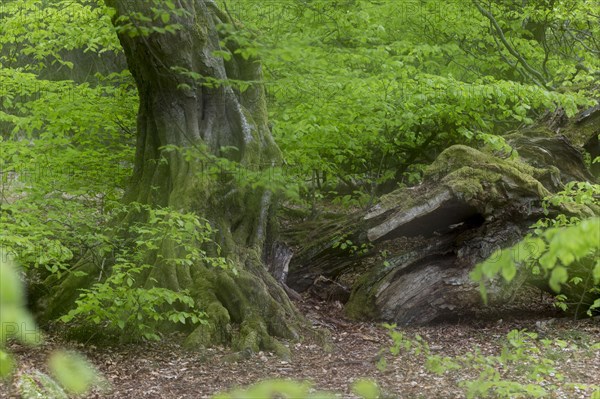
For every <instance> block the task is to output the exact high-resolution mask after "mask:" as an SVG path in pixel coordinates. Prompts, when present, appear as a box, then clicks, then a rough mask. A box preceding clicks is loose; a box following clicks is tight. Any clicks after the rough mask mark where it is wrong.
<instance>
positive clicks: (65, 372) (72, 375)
mask: <svg viewBox="0 0 600 399" xmlns="http://www.w3.org/2000/svg"><path fill="white" fill-rule="evenodd" d="M48 366H49V368H50V372H51V373H52V375H53V376H54V377H55V378H56V379H57V380H58V382H59V383H60V384H61V385H62V386H63V387H65V389H66V390H67V391H69V392H71V393H74V394H77V395H81V394H84V393H86V392H87V391H88V389H89V388H90V386H91V385H92V384H93V383H94V382H95V381H96V380H97V379H98V377H97V373H96V371H95V370H94V368H93V366H92V365H91V363H89V362H88V361H87V360H86V359H85V358H83V357H82V356H81V355H79V354H77V353H73V352H64V351H59V352H54V353H53V354H52V355H51V356H50V359H49V360H48Z"/></svg>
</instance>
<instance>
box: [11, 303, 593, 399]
mask: <svg viewBox="0 0 600 399" xmlns="http://www.w3.org/2000/svg"><path fill="white" fill-rule="evenodd" d="M298 305H299V307H300V309H301V310H302V311H303V312H304V314H305V315H306V317H307V319H308V320H309V321H311V322H312V323H313V326H314V327H315V328H325V329H327V330H329V331H330V334H331V340H332V350H331V351H328V352H327V351H324V350H323V348H322V347H321V346H320V345H318V344H317V343H315V342H310V341H305V342H300V343H290V344H289V346H290V349H291V352H292V358H291V360H290V361H284V360H281V359H280V358H277V357H276V356H274V355H273V354H271V353H262V352H261V353H258V354H254V355H253V356H252V357H251V358H250V359H248V360H244V361H239V362H233V361H230V360H228V359H230V358H231V356H228V355H230V354H231V351H230V350H229V349H226V348H213V349H207V350H203V351H201V352H190V351H186V350H184V349H182V348H181V347H180V345H179V343H178V341H179V339H178V338H177V337H175V338H173V339H170V340H165V341H163V342H160V343H143V344H135V345H133V344H131V345H123V346H116V347H108V348H107V347H99V346H93V345H90V344H87V345H86V344H77V343H72V342H65V341H64V340H62V339H59V338H58V337H53V336H48V337H46V342H45V344H43V345H42V346H41V347H38V348H26V347H22V346H18V345H16V344H15V345H13V346H11V347H10V348H9V349H10V350H11V351H12V352H13V353H14V354H15V355H16V357H17V360H18V364H19V370H18V372H19V373H23V372H31V371H32V370H33V369H36V368H37V369H39V370H45V366H44V363H45V360H46V359H47V357H48V354H49V353H50V352H51V351H53V350H54V349H56V348H58V347H63V348H64V347H65V346H66V347H67V348H71V349H74V350H77V351H79V352H80V353H83V354H85V355H86V356H87V357H88V358H89V359H90V360H91V361H92V362H93V363H94V364H95V365H96V366H97V367H98V369H99V370H100V372H101V373H102V374H103V375H104V378H106V380H107V381H108V383H109V384H110V388H109V389H110V390H109V391H106V392H103V393H101V392H94V393H92V394H91V395H88V396H87V397H88V398H161V399H162V398H195V399H197V398H209V397H211V396H212V395H213V394H215V393H217V392H221V391H225V390H231V389H233V388H237V387H243V386H247V385H249V384H253V383H255V382H258V381H261V380H264V379H271V378H285V379H294V380H306V381H310V382H312V383H313V384H314V387H315V388H316V389H318V390H324V391H330V392H333V393H336V394H337V395H338V397H343V398H350V397H355V396H353V394H352V393H351V385H352V382H353V381H355V380H357V379H359V378H363V377H368V378H372V379H374V380H375V381H376V382H377V384H378V385H379V387H380V388H381V391H382V393H383V394H384V395H382V398H427V399H429V398H461V397H465V390H464V388H462V387H461V386H460V383H461V381H466V380H469V379H473V378H474V377H476V376H477V374H478V373H477V372H474V371H473V370H469V369H460V370H454V371H450V372H446V373H444V374H442V375H437V374H433V373H431V372H429V371H427V369H426V367H425V357H424V356H422V355H416V354H414V353H410V352H408V351H401V352H400V354H398V355H392V354H390V352H389V350H387V348H389V347H390V346H391V345H392V340H391V339H390V338H389V336H388V332H387V330H386V329H385V328H383V327H382V326H381V325H378V324H374V323H358V322H351V321H349V320H346V319H345V318H344V317H343V316H342V312H341V306H339V304H338V306H334V305H332V304H327V303H319V302H315V301H313V300H307V301H305V302H303V303H300V304H298ZM534 315H536V317H535V318H533V316H534ZM513 329H527V330H529V331H537V332H538V333H539V334H540V338H542V337H545V338H557V339H561V340H564V341H566V342H567V343H568V344H567V345H566V346H565V347H562V348H561V347H557V348H555V349H556V350H554V352H553V355H552V359H554V360H555V362H556V366H557V367H556V368H557V370H556V372H553V373H552V374H550V376H549V377H547V378H546V381H545V382H543V383H542V384H546V385H547V386H546V388H547V391H548V392H549V394H548V396H547V397H553V398H579V397H581V398H584V397H589V395H590V390H589V389H588V390H587V391H586V390H585V388H582V387H577V386H572V385H570V384H568V383H569V382H571V383H582V384H600V350H598V349H597V348H596V349H594V348H592V347H591V346H592V345H593V344H594V343H597V342H600V320H597V318H596V319H592V320H582V321H573V320H571V319H566V318H562V317H560V314H555V313H554V312H552V311H546V312H545V314H543V315H542V316H540V314H539V312H538V311H537V310H536V311H531V312H527V313H522V312H521V313H514V315H513V316H511V315H510V314H509V313H504V314H502V315H497V317H492V318H487V319H480V320H472V319H470V320H455V321H452V322H447V323H443V324H437V325H432V326H426V327H411V328H404V329H402V330H400V331H401V332H402V333H403V334H404V335H405V336H406V337H412V338H414V337H415V336H416V335H417V334H418V335H419V336H421V337H422V338H423V339H424V340H425V341H426V342H428V344H429V348H430V351H431V354H439V355H443V356H451V357H455V356H462V355H465V354H466V353H474V350H475V348H479V351H480V353H481V355H482V356H490V355H499V354H500V352H501V348H502V345H503V344H505V343H506V342H507V341H506V334H507V333H508V332H509V331H511V330H513ZM539 341H540V340H537V341H535V342H539ZM382 350H385V354H384V355H383V356H384V357H385V359H386V361H387V367H386V368H385V370H380V369H379V368H378V367H377V364H378V361H379V358H380V357H381V356H377V355H378V353H380V351H382ZM532 361H533V362H535V361H536V360H534V359H532ZM515 366H516V367H518V365H515ZM500 372H501V373H502V375H503V378H508V377H510V373H509V372H508V371H506V370H504V371H503V370H500ZM561 374H562V376H563V378H564V379H563V380H562V381H561ZM520 377H524V376H522V375H521V376H520ZM518 378H519V374H518V373H517V380H518ZM552 379H554V380H552ZM552 385H555V386H556V387H554V388H553V387H552ZM9 391H12V392H15V387H10V386H8V385H6V384H5V385H2V383H1V382H0V397H1V398H16V397H18V396H15V395H14V394H12V395H11V394H10V393H9Z"/></svg>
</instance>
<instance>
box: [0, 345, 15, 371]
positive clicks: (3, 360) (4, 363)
mask: <svg viewBox="0 0 600 399" xmlns="http://www.w3.org/2000/svg"><path fill="white" fill-rule="evenodd" d="M14 367H15V362H14V360H13V358H12V357H11V356H10V355H9V354H8V353H6V352H5V351H3V350H2V349H0V378H4V377H7V376H8V375H9V374H10V373H12V371H13V369H14Z"/></svg>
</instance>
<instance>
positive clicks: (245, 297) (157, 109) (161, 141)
mask: <svg viewBox="0 0 600 399" xmlns="http://www.w3.org/2000/svg"><path fill="white" fill-rule="evenodd" d="M106 3H107V4H108V5H110V6H112V7H114V8H115V9H116V11H117V15H116V18H117V17H119V16H129V15H133V14H134V13H141V14H142V15H147V16H149V17H152V15H150V7H148V5H147V4H145V2H139V1H133V0H110V1H109V0H107V1H106ZM178 3H179V4H180V5H181V7H183V8H184V9H185V11H186V13H185V14H183V15H179V16H176V15H175V14H171V19H170V21H169V24H175V23H178V24H180V25H181V28H180V29H179V30H177V32H176V33H174V34H171V33H162V34H159V33H151V34H149V35H143V34H142V35H131V34H129V33H130V32H127V31H125V32H121V33H120V35H119V39H120V41H121V43H122V45H123V48H124V51H125V55H126V58H127V63H128V65H129V69H130V71H131V73H132V74H133V76H134V78H135V81H136V83H137V87H138V92H139V97H140V107H139V111H138V137H137V152H136V158H135V167H134V172H133V176H132V179H131V184H130V186H129V188H128V190H127V192H126V194H125V202H127V203H131V202H139V203H142V204H150V205H152V206H160V207H164V206H169V207H172V208H174V209H178V210H184V211H193V212H197V213H198V214H200V215H201V216H203V217H205V218H207V219H208V220H209V221H210V222H211V224H213V225H214V226H215V227H216V228H217V229H218V237H216V238H215V239H216V241H217V242H218V244H219V245H220V246H221V248H222V249H223V251H224V255H225V256H227V257H229V258H230V259H232V260H233V261H234V262H235V264H236V268H237V269H238V274H237V275H236V274H234V273H232V272H231V271H224V270H216V269H213V268H210V267H209V266H206V265H193V266H191V267H184V266H181V267H176V268H174V267H171V266H168V265H166V264H165V263H164V262H161V261H160V260H159V259H160V257H159V256H157V255H158V254H162V255H165V257H166V258H168V256H167V255H169V254H170V253H171V252H172V251H175V249H174V247H175V246H174V245H171V244H170V243H165V245H164V246H163V247H162V248H160V249H159V250H158V253H157V254H148V259H154V268H153V269H152V270H151V271H150V273H149V275H148V276H147V277H148V284H152V283H151V281H157V282H158V284H159V285H161V286H163V287H167V288H170V289H172V290H176V291H178V290H182V289H190V290H191V291H192V293H193V295H194V296H195V298H196V299H197V306H198V308H200V309H202V310H204V311H206V312H207V313H208V315H209V321H210V323H209V324H208V325H202V326H200V327H199V328H197V329H196V330H195V331H194V332H193V333H192V334H191V335H190V338H189V339H188V344H189V345H191V346H197V345H206V344H212V343H218V342H219V343H230V342H232V340H234V341H235V342H233V344H234V345H235V346H238V347H239V348H240V349H243V350H248V349H249V350H252V351H256V350H258V349H259V348H260V347H270V348H275V349H277V350H281V351H285V348H283V347H282V346H281V345H278V344H277V342H276V341H274V340H272V339H271V337H273V336H280V337H286V338H293V337H296V336H297V333H296V331H295V328H296V327H297V326H298V320H299V319H298V314H297V311H296V310H295V308H294V307H293V305H292V304H291V303H290V301H289V299H288V297H287V295H286V294H285V292H284V290H283V289H282V287H281V286H280V285H279V284H278V283H277V281H276V280H275V279H273V277H271V275H270V274H269V273H268V271H267V269H266V267H265V265H264V261H263V260H264V255H266V254H265V253H264V249H265V247H266V246H268V245H270V243H268V242H267V239H266V237H267V234H268V232H269V229H270V228H271V227H272V226H271V215H272V212H273V207H274V197H273V195H272V193H271V192H269V191H267V190H264V189H249V188H243V187H240V186H238V185H237V184H236V179H235V178H234V177H233V176H231V175H230V174H226V173H225V174H222V175H220V176H214V175H213V174H212V173H211V172H209V171H208V167H209V166H210V165H208V164H207V163H206V162H208V161H207V160H208V159H210V157H204V155H207V154H210V155H212V156H219V157H227V158H228V159H229V160H230V161H235V162H238V163H239V164H240V165H242V166H243V167H245V168H250V169H259V168H261V167H264V166H269V167H270V166H272V165H274V164H278V163H280V161H281V155H280V151H279V149H278V147H277V146H276V144H275V143H274V141H273V139H272V136H271V133H270V131H269V128H268V125H267V113H266V102H265V95H264V90H263V87H262V86H261V85H260V84H256V83H255V82H258V81H260V79H261V75H262V72H261V65H260V63H259V61H258V60H257V59H254V58H250V59H244V58H243V57H241V56H240V55H239V54H235V53H234V51H235V49H236V44H235V43H233V42H228V45H227V47H222V46H221V44H220V40H222V39H223V38H221V37H219V34H218V32H217V27H216V26H217V25H218V24H220V23H225V22H229V20H228V17H227V16H226V15H225V14H223V13H222V12H220V10H218V8H217V7H216V5H215V4H214V2H213V1H211V0H188V1H181V2H178ZM132 20H133V21H134V25H136V29H135V30H138V29H141V28H144V27H146V28H147V27H152V25H154V26H156V24H157V22H156V21H153V22H152V23H151V24H148V25H145V23H141V22H139V21H136V19H135V18H132ZM115 21H118V20H117V19H115ZM116 24H117V25H119V22H116ZM135 30H134V32H135ZM134 32H131V33H134ZM138 33H139V31H138ZM217 50H219V51H226V52H229V53H230V55H231V59H230V60H229V61H224V59H223V58H220V57H218V56H215V55H213V52H214V51H217ZM181 71H184V72H183V73H182V72H181ZM193 74H195V75H196V76H200V78H199V79H198V78H194V76H193ZM228 80H236V81H247V82H251V86H250V87H249V88H248V89H247V90H245V91H243V92H240V91H239V90H237V89H236V88H235V87H233V86H232V85H230V84H228V82H227V81H228ZM168 145H172V146H177V147H179V148H183V149H184V151H183V152H182V151H166V150H165V149H164V147H165V146H168ZM224 148H227V151H224ZM185 150H187V151H192V156H191V157H190V156H186V154H185ZM188 155H189V154H188ZM139 218H143V215H139V214H136V215H134V214H132V215H129V217H127V218H125V219H124V220H122V221H121V223H130V222H131V221H133V220H139ZM78 268H79V269H80V270H85V271H86V272H87V273H88V275H87V276H86V277H83V278H82V277H75V276H70V277H69V278H68V279H67V280H66V281H64V282H63V283H62V284H61V285H59V289H60V290H62V291H63V293H61V295H58V294H56V295H55V296H54V298H53V300H54V302H52V300H51V309H50V310H49V311H50V312H54V313H56V310H57V309H58V308H60V307H65V306H69V305H70V304H71V303H72V300H73V299H74V295H76V291H75V290H74V289H75V288H76V287H82V286H86V284H88V283H89V281H90V280H91V279H92V278H95V277H96V276H97V275H98V271H97V266H96V265H95V264H93V262H90V261H89V260H88V261H86V262H83V264H81V265H79V266H78ZM65 289H66V290H65ZM232 326H234V327H237V328H238V329H239V334H233V331H232ZM234 336H236V337H237V338H235V339H234V338H233V337H234Z"/></svg>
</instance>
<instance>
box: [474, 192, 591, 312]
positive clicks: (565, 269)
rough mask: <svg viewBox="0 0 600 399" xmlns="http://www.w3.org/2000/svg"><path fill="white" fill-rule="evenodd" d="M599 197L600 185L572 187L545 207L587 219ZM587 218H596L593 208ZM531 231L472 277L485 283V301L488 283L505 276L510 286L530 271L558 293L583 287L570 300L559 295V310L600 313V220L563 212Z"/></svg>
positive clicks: (550, 200)
mask: <svg viewBox="0 0 600 399" xmlns="http://www.w3.org/2000/svg"><path fill="white" fill-rule="evenodd" d="M599 194H600V186H598V185H593V184H589V183H569V184H568V185H567V186H566V187H565V190H564V191H562V192H560V193H558V194H556V195H554V196H551V197H549V198H547V199H546V200H545V203H544V206H545V207H546V208H548V206H550V205H554V206H560V207H562V209H564V210H565V211H570V212H574V213H572V215H577V214H585V213H586V212H584V210H585V208H586V207H587V206H592V207H593V206H596V207H597V206H598V205H597V197H598V195H599ZM587 213H591V211H590V210H589V208H588V212H587ZM592 214H593V213H592ZM532 227H533V230H532V233H531V234H529V235H527V236H526V237H525V238H524V239H523V240H522V241H521V242H519V243H518V244H517V245H515V246H513V247H511V248H505V249H502V250H499V251H497V252H496V253H494V254H492V256H490V258H489V259H487V260H486V261H485V262H483V263H481V264H479V265H477V267H476V268H475V269H474V270H473V272H472V273H471V277H472V278H473V279H474V280H475V281H479V282H481V291H482V295H483V296H484V299H485V298H486V288H485V282H486V281H487V280H490V279H494V278H496V277H497V276H502V278H503V279H504V280H506V281H508V282H510V281H511V280H512V279H513V278H514V277H515V276H516V275H517V272H518V271H519V270H522V269H525V270H526V271H527V272H528V273H531V274H532V275H533V276H534V277H536V276H540V275H541V276H542V277H543V279H544V280H547V281H548V285H549V286H550V288H551V289H552V290H553V291H554V292H556V293H557V294H559V293H560V292H561V286H563V285H570V286H572V287H573V286H574V287H578V288H579V289H578V290H570V292H571V295H570V296H568V295H565V294H560V295H558V296H557V306H559V307H560V308H562V309H563V310H568V309H569V308H570V307H571V309H570V310H572V311H573V312H574V313H575V315H581V314H582V313H584V312H586V313H587V314H588V315H591V314H592V312H593V311H594V310H595V309H598V308H600V298H599V297H600V218H598V217H592V218H588V219H585V220H581V219H580V218H579V217H578V216H570V217H569V216H567V215H565V214H562V213H561V214H559V215H557V216H555V217H554V218H544V219H542V220H539V221H538V222H537V223H536V224H535V225H534V226H532ZM574 294H578V295H577V296H574Z"/></svg>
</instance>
